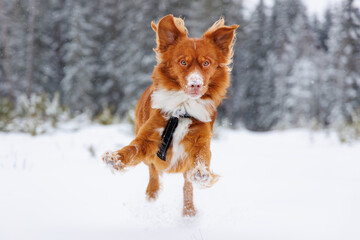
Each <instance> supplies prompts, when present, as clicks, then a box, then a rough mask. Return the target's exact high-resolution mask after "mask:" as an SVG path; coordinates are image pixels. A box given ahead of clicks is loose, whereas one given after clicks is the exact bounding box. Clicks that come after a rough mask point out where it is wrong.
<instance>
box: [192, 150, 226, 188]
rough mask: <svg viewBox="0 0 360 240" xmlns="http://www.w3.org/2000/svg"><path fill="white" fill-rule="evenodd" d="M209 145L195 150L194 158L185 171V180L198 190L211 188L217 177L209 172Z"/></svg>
mask: <svg viewBox="0 0 360 240" xmlns="http://www.w3.org/2000/svg"><path fill="white" fill-rule="evenodd" d="M210 160H211V152H210V143H208V144H206V145H205V146H201V147H198V148H195V152H194V157H193V159H192V161H191V163H190V166H189V168H188V171H187V178H188V180H189V181H191V182H193V183H194V184H196V185H197V186H198V187H200V188H209V187H212V186H213V185H214V184H215V183H216V182H217V181H218V180H219V176H218V175H217V174H215V173H213V172H212V171H210Z"/></svg>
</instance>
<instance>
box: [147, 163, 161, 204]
mask: <svg viewBox="0 0 360 240" xmlns="http://www.w3.org/2000/svg"><path fill="white" fill-rule="evenodd" d="M159 190H160V183H159V173H158V171H157V170H156V168H155V166H154V164H151V165H150V166H149V184H148V186H147V189H146V199H147V200H148V201H152V200H155V199H156V198H157V196H158V193H159Z"/></svg>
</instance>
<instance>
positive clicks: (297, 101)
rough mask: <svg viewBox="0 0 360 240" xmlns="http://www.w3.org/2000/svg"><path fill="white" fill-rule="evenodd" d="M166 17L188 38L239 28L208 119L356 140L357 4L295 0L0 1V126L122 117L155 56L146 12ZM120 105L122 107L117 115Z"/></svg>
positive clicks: (359, 90) (33, 129) (359, 84)
mask: <svg viewBox="0 0 360 240" xmlns="http://www.w3.org/2000/svg"><path fill="white" fill-rule="evenodd" d="M169 13H172V14H174V15H175V16H180V17H182V18H184V19H185V24H186V26H187V27H188V29H189V33H190V36H191V37H201V34H202V33H203V32H204V31H205V30H206V29H207V28H208V27H210V26H211V25H212V23H213V22H215V21H216V20H218V19H219V17H220V16H224V17H225V20H226V23H227V24H240V25H241V27H240V28H239V30H238V32H237V43H236V45H235V57H234V63H233V72H232V86H231V88H230V90H229V93H228V98H227V99H226V100H225V101H224V103H223V104H222V105H221V107H220V109H219V115H218V120H219V121H218V123H220V124H222V125H226V126H229V127H232V128H239V127H245V128H247V129H249V130H252V131H269V130H273V129H288V128H297V127H303V128H310V129H335V130H336V131H337V132H338V133H339V136H340V139H341V140H342V141H349V140H354V139H359V138H360V11H359V4H358V3H356V1H354V0H342V2H341V3H340V4H339V5H337V6H333V8H331V9H327V10H326V11H324V15H323V16H310V15H309V14H308V11H307V9H306V7H305V5H304V4H303V3H302V1H301V0H274V3H273V4H272V5H270V6H268V5H265V4H264V2H263V1H259V3H258V4H257V6H256V8H255V9H254V10H251V12H249V10H247V9H246V8H245V7H244V6H243V1H242V0H213V1H210V0H199V1H194V0H181V1H179V0H131V1H130V0H129V1H128V0H102V1H95V0H0V130H1V131H24V132H30V133H32V134H38V133H41V132H44V131H46V127H45V126H47V125H49V126H52V127H56V125H57V124H58V123H59V122H61V121H65V120H67V119H71V118H74V117H77V116H84V115H86V116H87V117H88V118H89V119H92V120H94V121H98V122H100V123H104V124H110V123H112V122H114V121H118V120H119V119H120V120H124V119H126V118H129V117H128V116H131V115H132V114H131V111H133V109H134V107H135V105H136V102H137V100H138V98H139V96H140V95H141V94H142V92H143V90H144V89H145V88H146V87H147V86H148V85H150V84H151V78H150V76H151V72H152V69H153V67H154V65H155V64H156V62H155V54H154V52H153V50H152V49H153V48H154V47H155V33H154V32H153V31H152V29H151V28H150V22H151V21H152V20H156V21H157V20H159V18H161V17H162V16H164V15H166V14H169ZM129 112H130V113H129Z"/></svg>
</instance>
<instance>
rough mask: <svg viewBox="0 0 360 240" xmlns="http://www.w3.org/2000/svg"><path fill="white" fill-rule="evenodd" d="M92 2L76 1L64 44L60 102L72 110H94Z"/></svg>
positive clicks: (94, 69) (93, 9) (95, 46)
mask: <svg viewBox="0 0 360 240" xmlns="http://www.w3.org/2000/svg"><path fill="white" fill-rule="evenodd" d="M95 9H96V6H95V5H94V2H92V1H91V2H86V1H83V2H80V1H77V2H75V3H74V5H73V9H72V13H71V20H70V21H71V27H70V32H69V38H70V42H69V43H68V44H66V46H65V47H66V55H65V63H66V67H65V76H64V79H63V80H62V82H61V87H62V91H63V93H64V103H65V104H66V105H67V106H68V107H69V108H70V110H72V112H77V111H80V112H81V111H84V110H94V106H93V105H92V99H91V91H92V90H93V88H92V86H93V82H94V81H95V76H96V75H95V74H96V71H97V68H98V67H99V66H98V65H97V60H96V51H98V50H99V49H98V48H99V46H98V45H96V42H95V41H94V32H95V33H96V32H97V31H98V30H99V29H96V26H94V25H92V24H91V22H90V20H89V19H90V18H91V17H92V16H93V14H94V13H95Z"/></svg>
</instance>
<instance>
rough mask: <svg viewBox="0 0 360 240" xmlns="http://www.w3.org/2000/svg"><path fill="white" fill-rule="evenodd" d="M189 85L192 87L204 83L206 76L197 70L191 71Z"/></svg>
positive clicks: (188, 79)
mask: <svg viewBox="0 0 360 240" xmlns="http://www.w3.org/2000/svg"><path fill="white" fill-rule="evenodd" d="M186 80H187V86H188V87H191V86H192V85H204V78H203V76H202V75H201V73H200V72H199V71H197V70H195V71H193V72H191V73H190V74H189V75H188V76H187V77H186Z"/></svg>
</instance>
